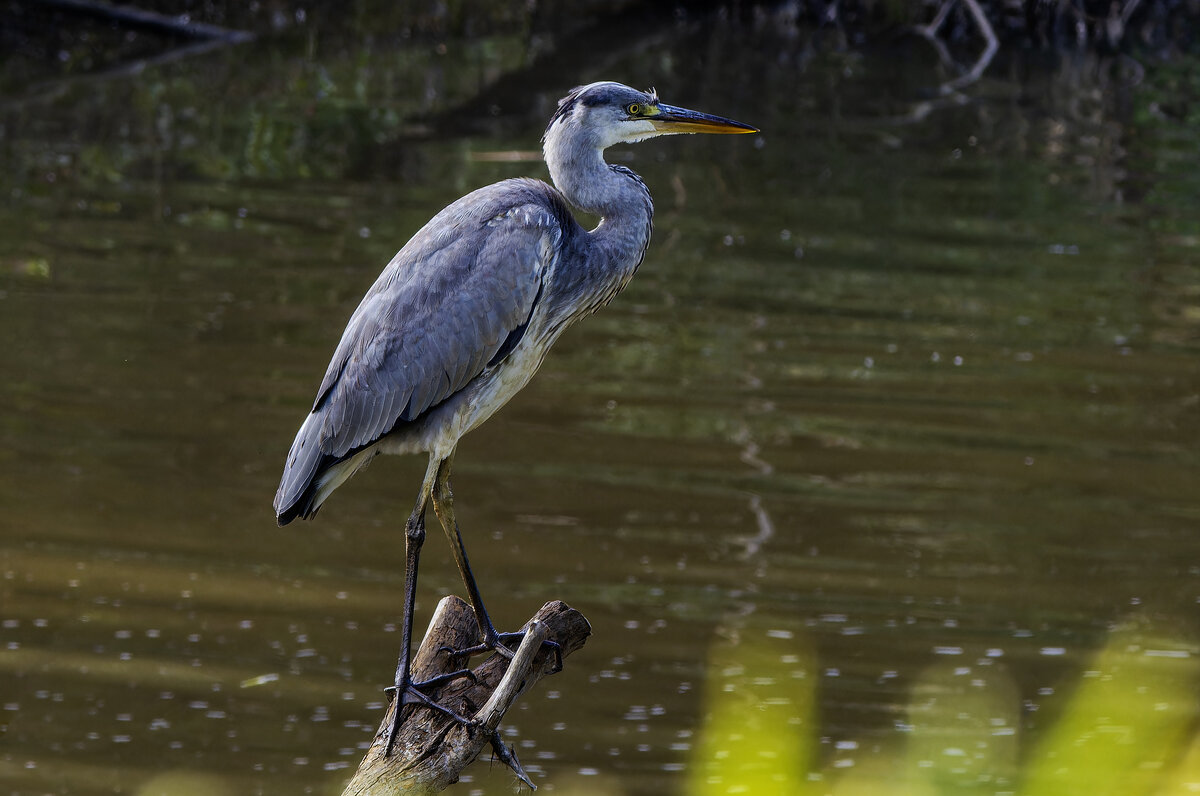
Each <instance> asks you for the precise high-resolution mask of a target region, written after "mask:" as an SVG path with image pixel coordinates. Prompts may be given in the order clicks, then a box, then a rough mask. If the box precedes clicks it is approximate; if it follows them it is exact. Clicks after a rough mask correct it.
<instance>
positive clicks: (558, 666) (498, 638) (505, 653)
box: [443, 630, 563, 674]
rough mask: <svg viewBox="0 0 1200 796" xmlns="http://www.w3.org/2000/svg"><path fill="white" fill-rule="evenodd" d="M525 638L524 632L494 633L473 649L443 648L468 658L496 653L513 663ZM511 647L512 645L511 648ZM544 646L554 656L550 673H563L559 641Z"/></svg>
mask: <svg viewBox="0 0 1200 796" xmlns="http://www.w3.org/2000/svg"><path fill="white" fill-rule="evenodd" d="M488 636H490V638H488ZM524 638H525V631H524V630H518V631H516V632H513V633H496V632H495V631H493V632H491V633H489V634H485V636H484V640H483V641H482V642H480V643H479V644H476V645H475V646H473V647H464V648H462V649H457V650H455V649H450V648H448V647H443V649H444V650H445V651H446V652H449V653H450V654H452V655H466V656H468V657H469V656H471V655H479V654H481V653H484V652H494V653H496V654H497V655H500V656H502V657H504V658H507V659H508V660H510V661H511V660H512V659H513V655H514V654H515V653H514V651H513V650H514V649H515V648H516V647H518V646H520V644H521V640H522V639H524ZM509 645H511V647H510V646H509ZM542 646H543V647H545V648H546V649H548V650H550V654H551V655H553V656H554V668H553V669H552V670H551V672H550V673H551V674H557V673H558V672H561V671H562V668H563V655H562V647H561V646H559V644H558V642H557V641H551V640H550V639H546V640H545V641H543V642H542Z"/></svg>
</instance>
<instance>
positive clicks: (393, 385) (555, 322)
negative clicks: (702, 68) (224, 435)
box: [275, 82, 757, 754]
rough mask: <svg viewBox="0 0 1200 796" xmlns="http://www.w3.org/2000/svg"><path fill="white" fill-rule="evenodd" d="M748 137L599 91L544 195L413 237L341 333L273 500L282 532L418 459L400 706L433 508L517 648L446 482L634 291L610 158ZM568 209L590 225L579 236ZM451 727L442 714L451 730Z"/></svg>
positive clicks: (529, 193) (633, 215) (512, 190)
mask: <svg viewBox="0 0 1200 796" xmlns="http://www.w3.org/2000/svg"><path fill="white" fill-rule="evenodd" d="M754 132H757V130H756V129H755V128H753V127H751V126H749V125H745V124H742V123H741V122H735V121H733V120H731V119H724V118H721V117H719V116H712V115H709V114H704V113H698V112H696V111H691V110H687V109H685V108H677V107H673V106H671V105H667V104H665V103H663V102H660V101H659V99H658V95H657V94H656V92H655V91H654V90H653V89H651V90H650V91H637V90H635V89H632V88H630V87H628V86H624V85H621V84H620V83H612V82H600V83H592V84H590V85H587V86H580V87H577V88H575V89H573V90H572V91H571V92H570V93H569V94H567V96H565V97H564V98H563V99H562V100H560V101H559V103H558V108H557V110H556V111H555V112H554V115H553V118H552V119H551V120H550V124H549V126H548V127H547V128H546V133H545V135H544V137H543V139H542V143H543V154H544V156H545V159H546V164H547V166H548V167H549V170H550V177H551V179H552V180H553V181H554V186H555V187H551V186H550V185H547V184H546V183H544V182H541V181H539V180H533V179H527V178H518V179H509V180H504V181H503V182H499V183H496V184H494V185H489V186H487V187H484V188H480V189H478V190H476V191H473V192H472V193H469V194H467V195H466V196H464V197H462V198H461V199H459V200H458V201H456V202H454V203H452V204H451V205H449V206H448V207H446V208H445V209H444V210H442V211H441V212H440V213H438V214H437V215H436V216H434V217H433V219H432V220H431V221H430V222H429V223H428V224H426V225H425V226H424V227H423V228H422V229H421V230H420V231H418V232H417V233H416V234H415V235H414V236H413V237H412V239H411V240H410V241H409V242H408V243H407V244H405V245H404V247H403V248H402V249H401V250H400V251H399V253H397V254H396V256H395V257H393V258H392V260H391V262H390V263H388V264H387V266H386V267H385V268H384V269H383V272H382V273H381V274H380V275H379V278H378V279H377V280H376V281H375V284H374V285H372V286H371V288H370V289H369V290H368V291H367V293H366V295H365V296H364V297H363V299H362V302H361V303H360V304H359V305H358V309H356V310H355V311H354V314H353V315H352V316H351V317H350V321H349V323H347V324H346V329H345V331H344V332H343V333H342V339H341V342H339V343H338V346H337V349H336V350H335V351H334V354H333V359H332V361H331V362H330V363H329V368H328V370H326V372H325V378H324V380H323V381H322V382H321V386H320V389H318V390H317V397H316V400H315V401H314V402H313V406H312V411H310V412H309V414H308V417H307V418H305V420H304V423H303V424H302V425H301V426H300V430H299V432H298V433H297V434H296V439H295V441H294V442H293V443H292V447H291V450H290V451H289V452H288V455H287V459H286V461H285V465H284V470H283V478H282V479H281V481H280V483H279V491H278V492H276V494H275V513H276V517H277V520H278V522H279V524H280V525H286V524H287V523H289V522H291V521H292V520H293V519H295V518H296V517H302V518H305V519H308V518H310V517H312V516H313V515H314V514H316V513H317V510H318V509H319V508H320V507H321V505H322V504H323V503H324V502H325V500H326V499H328V498H329V496H330V494H331V493H332V492H333V491H334V490H335V489H337V488H338V487H339V486H341V485H342V484H343V483H345V481H346V480H347V479H348V478H350V476H352V475H354V473H356V472H357V471H358V470H360V469H362V468H363V467H364V466H365V465H366V464H367V463H368V462H369V461H371V459H373V458H374V457H375V456H376V455H378V454H380V453H427V454H428V456H429V464H428V466H427V467H426V470H425V477H424V480H423V481H422V483H421V489H420V492H419V493H418V494H417V501H416V506H415V507H414V508H413V510H412V514H411V515H409V517H408V521H407V523H406V524H405V572H404V576H405V593H404V616H403V625H402V628H401V650H400V658H399V661H398V663H397V666H396V680H395V686H394V695H395V699H397V700H399V702H398V704H397V705H396V708H397V709H396V712H395V718H394V720H393V724H392V726H391V731H390V733H389V736H388V743H387V747H386V750H385V754H390V752H391V749H392V745H393V742H394V739H395V734H396V730H397V728H398V726H399V721H400V710H399V708H400V706H401V705H402V704H404V703H405V702H420V703H422V704H428V705H430V706H431V707H434V708H437V709H440V710H443V711H444V712H447V713H449V712H450V711H447V710H446V709H445V708H442V707H441V706H438V705H436V704H434V703H433V702H432V701H431V700H430V698H429V697H427V696H426V695H425V694H424V693H422V689H423V688H425V689H426V690H428V689H427V686H428V685H431V684H426V683H414V682H413V681H412V677H411V672H410V668H409V664H410V659H409V654H410V653H409V650H410V646H411V643H412V621H413V603H414V600H415V595H416V578H417V562H418V558H419V555H420V549H421V545H422V543H423V541H424V539H425V509H426V505H427V504H428V503H430V502H432V504H433V509H434V512H435V513H436V515H437V517H438V520H439V521H440V523H441V526H442V530H443V531H444V532H445V534H446V537H447V539H448V540H449V542H450V547H451V549H452V550H453V553H454V559H455V561H456V563H457V564H458V569H459V572H460V574H461V575H462V579H463V582H464V584H465V585H466V589H467V594H468V596H469V598H470V602H471V606H472V608H473V609H474V612H475V617H476V620H477V622H478V624H479V634H480V643H479V645H478V646H477V647H472V648H471V649H470V650H469V652H472V653H474V652H482V651H485V650H494V651H496V652H497V653H500V654H502V655H505V656H506V657H509V658H511V656H512V652H511V650H509V649H508V648H506V647H505V646H504V644H505V642H507V641H509V640H510V639H515V638H517V637H519V634H501V633H497V632H496V629H495V627H494V626H493V624H492V621H491V619H490V618H489V617H488V614H487V611H486V610H485V609H484V605H483V599H482V597H481V596H480V593H479V588H478V587H477V586H476V584H475V578H474V576H473V575H472V574H471V567H470V564H469V563H468V561H467V552H466V548H465V547H464V545H463V540H462V535H461V534H460V532H459V529H458V525H457V523H456V521H455V518H454V500H453V495H452V493H451V489H450V468H451V464H452V462H453V460H454V451H455V448H456V446H457V445H458V441H459V440H460V439H461V438H462V436H463V435H464V434H466V433H467V432H468V431H470V430H471V429H473V428H476V427H477V426H478V425H479V424H480V423H483V422H484V421H485V420H487V419H488V418H489V417H491V415H492V414H493V413H495V412H496V410H498V409H499V408H500V407H501V406H503V405H504V404H505V403H506V402H507V401H508V400H509V399H510V398H512V397H513V396H514V395H515V394H516V393H517V392H518V391H519V390H520V389H521V388H522V387H524V386H525V385H526V384H527V383H528V382H529V380H530V378H532V376H533V374H534V373H535V372H536V371H537V369H538V367H539V366H540V365H541V363H542V359H543V358H544V357H545V356H546V352H547V351H548V350H549V349H550V346H551V345H552V344H553V343H554V341H555V340H556V339H558V337H559V335H560V334H562V332H563V331H564V330H565V329H566V328H567V327H569V326H570V325H571V324H573V323H575V322H576V321H578V320H579V319H580V318H582V317H584V316H586V315H589V314H591V313H593V312H595V311H596V310H597V309H599V308H600V307H602V306H604V305H605V304H607V303H608V302H609V301H611V300H612V298H613V297H614V296H616V295H617V293H619V292H620V291H621V289H622V288H623V287H625V285H626V283H627V282H628V281H629V279H630V278H631V277H632V276H633V274H634V272H635V271H636V270H637V268H638V266H639V265H640V264H641V262H642V258H643V256H644V255H645V253H646V247H647V245H648V244H649V242H650V228H651V217H652V215H653V212H654V206H653V203H652V202H651V199H650V191H649V190H648V189H647V188H646V184H645V183H644V182H642V180H641V178H640V177H638V175H637V174H635V173H634V172H633V171H631V170H630V169H627V168H625V167H623V166H612V165H609V164H608V163H606V162H605V160H604V155H603V153H604V150H605V149H606V148H608V147H610V146H612V145H614V144H619V143H632V142H636V141H642V140H644V139H647V138H652V137H654V136H659V135H670V134H674V133H754ZM572 206H573V207H575V208H578V209H579V210H582V211H584V212H585V213H590V214H592V215H596V216H599V217H600V219H601V220H600V223H599V224H598V225H597V226H596V228H595V229H592V230H590V231H589V230H585V229H584V228H583V227H581V226H580V225H579V224H578V223H577V222H576V220H575V218H574V216H573V215H572V211H571V208H572ZM452 715H453V714H452Z"/></svg>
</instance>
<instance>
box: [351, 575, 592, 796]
mask: <svg viewBox="0 0 1200 796" xmlns="http://www.w3.org/2000/svg"><path fill="white" fill-rule="evenodd" d="M522 629H523V630H524V631H525V639H524V640H523V641H522V642H521V646H520V647H519V648H518V649H517V651H516V655H515V656H514V657H513V660H512V661H511V662H510V661H509V660H508V659H507V658H504V657H503V656H500V655H496V654H492V655H490V656H489V657H487V658H486V659H484V660H483V662H482V663H480V664H479V665H478V666H476V667H475V668H474V669H472V670H471V671H472V673H473V674H474V678H470V677H460V678H456V679H454V680H451V681H449V682H448V683H446V684H445V685H444V686H442V687H440V688H439V689H437V690H436V691H434V692H433V693H431V694H430V696H431V697H432V699H433V700H434V701H435V702H437V703H438V704H440V705H443V706H445V707H447V708H449V709H450V710H453V711H454V712H455V713H457V714H458V715H460V716H463V717H465V718H468V719H471V720H472V721H471V722H470V723H469V724H466V725H464V724H463V723H461V722H459V721H456V720H455V719H453V718H451V717H449V716H447V715H446V714H444V713H442V712H440V711H437V710H434V709H433V708H429V707H426V706H424V705H420V704H408V705H404V706H403V707H402V708H401V710H403V711H404V712H405V715H404V716H402V722H401V724H400V730H399V732H398V733H397V734H396V743H395V748H394V749H393V750H392V754H391V756H389V757H384V747H385V746H386V744H387V734H388V729H389V728H390V727H391V723H392V714H393V713H394V712H395V710H396V705H397V700H396V699H392V701H391V704H390V705H389V706H388V709H387V712H386V713H385V715H384V717H383V721H382V723H381V724H380V725H379V729H378V730H377V731H376V733H375V740H374V742H373V743H372V744H371V748H370V749H369V750H368V751H367V754H366V756H365V757H364V758H363V760H362V762H361V763H360V764H359V766H358V771H357V772H356V773H355V774H354V778H353V779H351V780H350V783H349V784H348V785H347V786H346V789H345V790H344V791H343V792H342V796H398V794H432V793H437V792H438V791H440V790H443V789H444V788H446V787H448V786H450V785H451V784H453V783H455V782H457V781H458V777H459V774H460V773H461V772H462V770H463V769H464V768H466V767H467V766H468V765H469V764H470V763H471V761H473V760H474V759H475V758H476V757H478V756H479V753H480V752H481V751H483V748H484V747H485V746H488V745H490V746H491V747H492V749H493V751H494V752H495V754H496V756H497V757H498V758H500V759H501V760H502V761H504V762H505V763H506V764H507V765H508V766H509V767H510V768H512V770H513V771H514V772H515V773H516V775H517V776H518V777H520V778H521V780H522V781H523V782H525V784H527V785H529V787H530V788H533V787H534V785H533V783H532V782H531V781H530V780H529V777H528V776H526V774H525V771H524V769H522V768H521V764H520V762H519V761H518V760H517V758H516V755H515V754H514V753H513V751H512V750H511V749H509V748H507V747H506V746H504V744H503V743H502V742H501V741H500V738H499V735H498V733H497V731H496V728H497V727H498V726H499V724H500V720H501V719H502V718H503V716H504V714H505V712H506V711H507V710H508V709H509V708H510V707H511V706H512V705H513V703H514V702H515V701H516V699H517V697H519V696H520V695H521V694H523V693H525V691H526V690H528V689H529V688H530V687H532V686H533V685H534V683H536V682H537V681H538V680H540V679H541V678H543V677H545V676H546V675H549V674H553V673H554V672H555V671H557V669H556V666H557V664H558V656H557V655H556V654H555V652H554V650H553V648H552V647H550V646H549V645H546V644H544V643H543V641H553V642H555V643H557V644H558V646H559V648H560V649H561V651H562V657H563V658H564V659H565V658H566V657H567V656H568V655H570V654H571V653H572V652H574V651H575V650H577V649H579V648H580V647H582V646H583V644H584V642H585V641H586V640H587V637H588V636H589V635H590V634H591V632H592V628H591V626H590V625H589V624H588V621H587V619H585V618H584V616H583V614H581V613H579V612H578V611H576V610H575V609H573V608H570V607H568V606H567V605H566V604H565V603H562V602H559V601H554V602H549V603H546V604H545V605H543V606H542V608H541V609H540V610H539V611H538V612H537V613H536V614H534V616H533V618H532V619H530V620H529V622H528V623H527V624H526V625H525V627H524V628H522ZM478 641H479V628H478V625H477V624H476V622H475V613H474V611H472V610H471V606H470V605H468V604H467V603H466V602H464V601H463V600H461V599H459V598H458V597H454V596H449V597H444V598H442V601H441V602H440V603H438V607H437V610H436V611H435V612H434V614H433V619H432V620H430V623H429V630H428V631H426V633H425V638H424V639H423V640H422V641H421V646H420V648H419V649H418V650H417V654H416V656H414V658H413V664H412V673H413V679H414V680H418V681H421V680H428V679H430V678H434V677H437V676H438V675H442V674H448V673H450V672H455V671H458V670H460V669H463V668H465V667H466V666H467V665H468V661H467V660H466V659H465V656H462V655H451V654H450V652H449V651H450V650H456V649H463V648H465V647H470V646H471V645H473V644H476V643H478Z"/></svg>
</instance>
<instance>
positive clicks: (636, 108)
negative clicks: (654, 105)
mask: <svg viewBox="0 0 1200 796" xmlns="http://www.w3.org/2000/svg"><path fill="white" fill-rule="evenodd" d="M625 112H626V113H628V114H629V115H630V116H637V115H638V114H639V113H641V112H642V106H641V105H638V104H637V103H636V102H631V103H629V104H628V105H626V106H625Z"/></svg>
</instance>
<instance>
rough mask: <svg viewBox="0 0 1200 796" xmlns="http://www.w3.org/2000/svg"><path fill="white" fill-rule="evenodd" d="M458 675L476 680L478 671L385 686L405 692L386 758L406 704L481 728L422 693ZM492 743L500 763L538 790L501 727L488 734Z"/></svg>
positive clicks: (392, 692) (391, 692)
mask: <svg viewBox="0 0 1200 796" xmlns="http://www.w3.org/2000/svg"><path fill="white" fill-rule="evenodd" d="M458 677H470V678H471V679H472V680H474V679H475V675H474V673H472V672H471V671H470V670H468V669H462V670H460V671H457V672H450V673H449V674H443V675H440V676H438V677H432V678H430V679H428V680H425V681H423V682H420V683H409V684H408V685H407V686H404V688H403V690H402V689H401V687H400V686H395V685H392V686H388V687H387V688H385V689H383V690H384V692H385V693H387V694H389V695H391V696H392V697H393V698H394V697H395V694H397V693H403V695H404V696H403V700H402V702H401V704H399V705H397V706H396V712H395V713H393V714H392V724H391V726H390V727H389V728H388V737H387V745H386V746H385V747H384V750H383V756H384V757H391V754H392V749H393V748H394V747H395V745H396V733H397V732H398V731H399V729H400V711H401V709H402V708H403V707H404V706H405V705H424V706H425V707H427V708H431V709H432V710H436V711H438V712H440V713H443V714H445V715H446V716H449V717H450V718H451V719H453V720H455V721H457V722H458V723H459V724H462V725H463V726H464V727H467V728H471V727H475V728H481V725H480V723H479V722H478V721H476V720H475V719H468V718H467V717H466V716H463V715H460V714H459V713H457V712H455V711H453V710H451V709H450V708H448V707H446V706H445V705H442V704H439V703H438V702H436V701H434V699H433V698H432V697H430V696H427V695H426V694H424V693H422V692H421V689H423V688H435V687H437V686H439V685H442V684H444V683H446V682H448V681H450V680H453V679H455V678H458ZM488 742H489V743H490V744H491V747H492V754H494V755H495V756H496V758H497V759H498V760H499V761H500V762H502V763H504V765H506V766H508V767H509V768H511V769H512V770H513V773H514V774H516V775H517V777H518V778H519V779H520V780H521V781H522V782H524V783H525V784H526V785H528V786H529V788H530V790H537V786H536V785H534V784H533V780H531V779H530V778H529V774H527V773H526V772H525V767H524V766H522V765H521V761H520V760H518V759H517V752H516V749H514V748H513V747H511V746H506V745H505V744H504V741H503V740H502V739H501V738H500V731H499V730H492V731H491V732H489V733H488Z"/></svg>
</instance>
